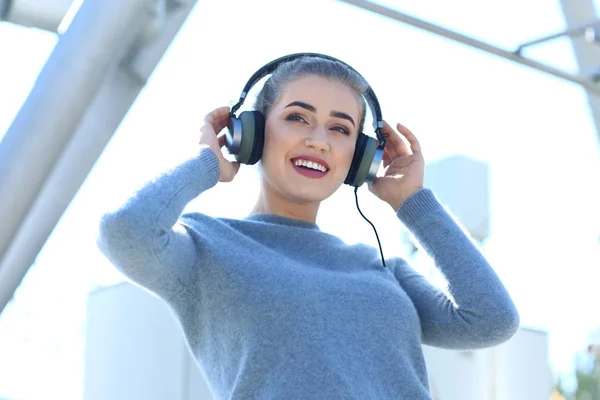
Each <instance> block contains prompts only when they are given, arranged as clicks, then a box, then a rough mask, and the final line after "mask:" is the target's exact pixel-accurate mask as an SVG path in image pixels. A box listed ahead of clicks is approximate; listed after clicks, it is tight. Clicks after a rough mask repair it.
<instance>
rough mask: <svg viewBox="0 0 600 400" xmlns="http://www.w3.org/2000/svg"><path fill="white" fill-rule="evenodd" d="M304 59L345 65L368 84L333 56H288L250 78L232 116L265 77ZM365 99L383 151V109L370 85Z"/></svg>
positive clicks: (303, 54) (349, 67) (232, 108)
mask: <svg viewBox="0 0 600 400" xmlns="http://www.w3.org/2000/svg"><path fill="white" fill-rule="evenodd" d="M303 57H317V58H322V59H324V60H329V61H336V62H339V63H340V64H342V65H344V66H345V67H347V68H348V69H350V70H351V71H352V72H354V73H355V74H357V75H358V76H360V77H361V78H363V79H364V80H365V82H366V79H365V78H364V77H363V76H362V75H361V74H360V73H359V72H358V71H357V70H355V69H354V68H352V67H351V66H350V65H348V64H346V63H345V62H343V61H341V60H339V59H337V58H335V57H331V56H328V55H325V54H319V53H295V54H289V55H286V56H283V57H279V58H277V59H275V60H273V61H271V62H270V63H268V64H266V65H264V66H263V67H262V68H260V69H259V70H258V71H256V72H255V73H254V74H253V75H252V76H251V77H250V79H249V80H248V82H247V83H246V85H245V86H244V89H243V90H242V94H241V95H240V99H239V100H238V102H237V104H235V105H234V106H233V107H231V114H232V115H235V112H236V111H237V110H238V109H239V108H240V107H241V106H242V104H243V103H244V100H246V96H247V95H248V92H249V91H250V89H252V87H253V86H254V85H255V84H256V83H257V82H258V81H260V80H261V79H262V78H264V77H265V76H267V75H269V74H272V73H273V72H275V70H276V69H277V68H278V67H279V66H280V65H281V64H283V63H285V62H289V61H293V60H296V59H298V58H303ZM367 84H368V83H367ZM364 97H365V100H366V101H367V103H368V105H369V109H370V110H371V113H372V114H373V129H374V130H375V135H376V136H377V140H378V141H379V146H378V147H377V148H378V149H381V150H383V148H384V147H385V142H386V140H385V137H384V136H383V117H382V115H381V107H380V106H379V101H378V100H377V96H375V92H374V91H373V89H371V86H370V85H369V87H368V89H367V91H366V92H365V93H364Z"/></svg>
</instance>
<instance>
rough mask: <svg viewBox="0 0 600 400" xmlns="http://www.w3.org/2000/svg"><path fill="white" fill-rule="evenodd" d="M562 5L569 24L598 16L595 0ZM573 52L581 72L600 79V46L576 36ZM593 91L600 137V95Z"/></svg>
mask: <svg viewBox="0 0 600 400" xmlns="http://www.w3.org/2000/svg"><path fill="white" fill-rule="evenodd" d="M560 6H561V8H562V12H563V15H564V18H565V22H566V24H567V26H578V25H579V24H581V23H582V22H584V21H588V20H589V19H590V17H596V6H595V4H594V1H593V0H578V1H570V0H560ZM571 43H572V45H573V52H574V53H575V58H576V60H577V65H578V66H579V73H580V74H586V75H587V74H590V75H591V76H592V79H600V78H599V77H598V75H599V74H600V72H599V71H598V67H600V47H599V46H598V45H595V44H591V43H588V41H587V40H586V38H584V37H574V38H573V39H572V40H571ZM592 93H594V92H593V91H590V90H588V91H587V93H586V94H587V98H588V104H589V107H590V116H591V118H592V121H593V122H594V125H595V127H596V134H597V135H598V138H599V139H600V97H599V96H593V95H592Z"/></svg>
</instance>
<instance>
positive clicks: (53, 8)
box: [0, 0, 82, 32]
mask: <svg viewBox="0 0 600 400" xmlns="http://www.w3.org/2000/svg"><path fill="white" fill-rule="evenodd" d="M80 1H82V0H76V2H80ZM72 3H73V0H0V19H4V20H6V21H8V22H12V23H14V24H18V25H23V26H28V27H33V28H38V29H44V30H47V31H50V32H57V31H58V27H59V25H60V23H61V22H62V20H63V18H64V17H65V15H66V14H67V11H68V10H69V7H71V4H72Z"/></svg>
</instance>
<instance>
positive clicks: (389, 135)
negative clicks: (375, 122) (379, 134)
mask: <svg viewBox="0 0 600 400" xmlns="http://www.w3.org/2000/svg"><path fill="white" fill-rule="evenodd" d="M382 131H383V136H385V137H386V139H387V141H388V143H389V145H388V144H386V148H387V149H388V150H389V151H390V156H391V157H392V159H394V158H396V157H402V156H406V155H409V154H411V151H410V148H409V146H408V144H407V143H406V142H405V141H404V140H403V139H402V137H401V136H400V135H399V134H398V133H397V132H396V131H395V130H394V128H392V127H391V125H390V124H388V123H387V122H386V121H383V130H382Z"/></svg>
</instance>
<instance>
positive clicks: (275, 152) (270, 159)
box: [262, 121, 291, 165]
mask: <svg viewBox="0 0 600 400" xmlns="http://www.w3.org/2000/svg"><path fill="white" fill-rule="evenodd" d="M283 128H284V127H282V126H280V124H278V123H277V122H269V121H267V126H266V127H265V143H264V146H263V156H262V160H263V162H264V164H266V165H271V164H272V163H274V162H279V161H281V160H283V159H282V158H281V157H276V156H280V155H281V154H286V153H287V150H286V149H287V148H288V147H289V145H290V144H289V142H290V140H291V138H290V137H289V135H286V134H285V131H284V130H283ZM280 158H281V160H280Z"/></svg>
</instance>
